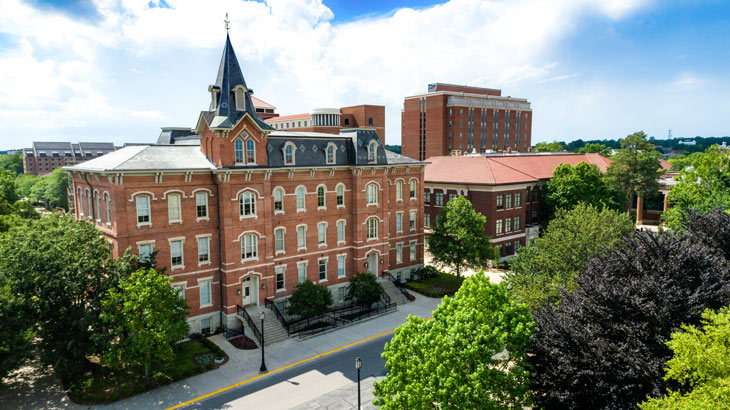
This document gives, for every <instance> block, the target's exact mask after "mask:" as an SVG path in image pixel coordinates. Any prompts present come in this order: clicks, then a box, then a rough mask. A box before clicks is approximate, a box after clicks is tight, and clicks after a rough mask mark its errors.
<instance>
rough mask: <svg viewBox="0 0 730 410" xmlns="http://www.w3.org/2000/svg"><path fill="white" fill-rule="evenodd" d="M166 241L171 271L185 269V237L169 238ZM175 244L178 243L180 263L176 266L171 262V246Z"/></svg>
mask: <svg viewBox="0 0 730 410" xmlns="http://www.w3.org/2000/svg"><path fill="white" fill-rule="evenodd" d="M167 241H168V243H169V245H170V268H171V269H172V270H175V269H185V237H178V238H169V239H168V240H167ZM175 242H180V263H179V264H177V265H174V264H173V262H172V258H173V256H172V244H173V243H175Z"/></svg>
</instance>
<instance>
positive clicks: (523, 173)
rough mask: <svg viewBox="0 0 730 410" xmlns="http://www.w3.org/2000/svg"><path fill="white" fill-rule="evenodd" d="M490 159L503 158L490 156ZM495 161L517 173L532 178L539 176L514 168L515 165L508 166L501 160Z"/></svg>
mask: <svg viewBox="0 0 730 410" xmlns="http://www.w3.org/2000/svg"><path fill="white" fill-rule="evenodd" d="M485 158H486V157H485ZM490 159H493V160H495V161H496V160H497V159H503V158H490ZM497 163H498V164H500V165H502V166H504V167H507V168H509V169H511V170H514V171H516V172H519V173H520V174H522V175H525V176H528V177H530V178H533V179H540V177H536V176H534V175H532V174H528V173H527V172H525V171H522V170H520V169H517V168H515V167H513V166H510V165H507V164H505V163H503V162H501V161H497Z"/></svg>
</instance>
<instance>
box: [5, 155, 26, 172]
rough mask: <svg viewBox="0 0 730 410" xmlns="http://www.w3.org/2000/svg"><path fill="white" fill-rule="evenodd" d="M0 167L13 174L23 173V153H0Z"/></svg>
mask: <svg viewBox="0 0 730 410" xmlns="http://www.w3.org/2000/svg"><path fill="white" fill-rule="evenodd" d="M0 169H5V170H8V171H10V172H12V173H13V174H15V175H18V174H22V173H23V154H21V153H20V152H16V153H15V154H13V155H0Z"/></svg>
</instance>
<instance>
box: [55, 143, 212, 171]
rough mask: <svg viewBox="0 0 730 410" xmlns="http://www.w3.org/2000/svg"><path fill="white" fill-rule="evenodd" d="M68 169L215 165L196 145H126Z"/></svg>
mask: <svg viewBox="0 0 730 410" xmlns="http://www.w3.org/2000/svg"><path fill="white" fill-rule="evenodd" d="M64 169H66V170H68V171H91V172H114V171H156V170H160V171H163V170H174V169H186V170H187V169H215V166H214V165H213V164H212V163H211V162H210V161H208V159H207V158H206V157H205V155H203V153H202V152H201V151H200V146H185V145H130V146H126V147H124V148H122V149H119V150H116V151H114V152H110V153H108V154H106V155H104V156H101V157H98V158H94V159H92V160H89V161H86V162H82V163H80V164H77V165H74V166H72V167H64Z"/></svg>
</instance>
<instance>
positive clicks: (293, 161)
mask: <svg viewBox="0 0 730 410" xmlns="http://www.w3.org/2000/svg"><path fill="white" fill-rule="evenodd" d="M287 128H289V127H287ZM287 148H291V158H289V159H287V152H286V150H287ZM281 155H282V156H283V159H284V165H296V164H297V146H296V145H294V143H293V142H291V141H287V143H286V144H284V146H283V147H282V148H281Z"/></svg>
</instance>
